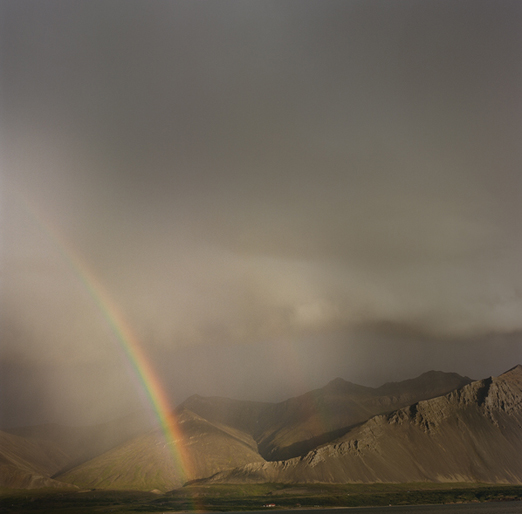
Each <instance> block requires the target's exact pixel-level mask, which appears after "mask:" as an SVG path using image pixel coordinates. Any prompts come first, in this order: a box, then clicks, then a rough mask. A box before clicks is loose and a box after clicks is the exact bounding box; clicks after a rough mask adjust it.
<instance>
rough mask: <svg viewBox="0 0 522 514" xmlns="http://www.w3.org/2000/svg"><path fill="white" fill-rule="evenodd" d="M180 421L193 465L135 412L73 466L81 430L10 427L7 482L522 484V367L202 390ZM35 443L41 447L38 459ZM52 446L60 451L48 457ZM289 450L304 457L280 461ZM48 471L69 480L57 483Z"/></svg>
mask: <svg viewBox="0 0 522 514" xmlns="http://www.w3.org/2000/svg"><path fill="white" fill-rule="evenodd" d="M405 405H407V406H406V407H405ZM176 417H177V419H178V425H179V427H180V434H179V437H178V438H177V440H176V441H175V449H176V450H177V451H178V453H179V454H181V455H185V457H184V459H183V462H182V467H181V468H180V467H179V465H178V464H176V461H175V459H173V454H172V451H171V450H172V448H169V447H168V446H167V445H166V444H165V438H164V434H163V433H162V431H161V430H160V429H159V428H153V429H149V428H147V427H146V426H145V424H143V420H141V421H140V418H139V417H134V418H127V419H121V420H118V421H117V422H114V423H113V424H112V426H113V427H120V433H121V435H120V437H119V440H118V439H114V436H111V437H113V438H112V439H111V441H112V443H111V444H114V446H113V447H112V448H110V449H107V451H105V452H104V453H100V452H101V451H102V448H103V446H102V445H101V441H102V440H103V436H104V434H107V426H103V427H91V428H90V436H89V437H87V438H86V437H84V438H83V444H84V448H83V452H84V455H89V454H90V455H96V454H97V455H96V456H94V458H85V461H84V462H82V463H80V464H78V465H77V466H75V467H72V468H71V469H69V470H68V471H66V472H60V471H59V470H60V469H64V468H70V467H71V466H72V464H73V463H74V459H78V458H79V456H78V454H74V455H73V456H69V455H67V454H66V453H65V452H63V451H62V450H60V449H59V448H60V445H59V443H60V439H61V440H62V441H63V447H64V448H67V447H70V445H71V441H72V440H73V439H74V438H71V433H70V432H69V433H68V432H67V431H66V430H64V429H63V428H62V429H60V430H57V429H56V427H53V428H49V427H47V428H46V430H43V429H42V427H35V428H34V427H33V428H27V429H18V430H17V432H18V433H25V435H26V437H22V436H19V435H13V434H5V436H6V438H5V439H4V440H5V445H7V447H8V449H9V451H8V452H7V453H6V454H8V455H9V456H10V461H9V465H10V466H11V467H10V468H9V469H7V471H8V472H9V473H10V476H11V477H12V478H10V479H9V480H6V481H5V484H6V485H8V486H10V487H41V486H43V485H45V484H48V485H49V484H51V485H54V486H58V485H59V483H68V484H70V485H74V486H78V487H82V488H103V489H140V490H152V489H159V490H162V491H167V490H170V489H174V488H177V487H180V486H182V485H183V484H184V483H185V482H186V481H187V479H190V480H203V481H204V482H205V483H249V482H265V481H270V482H278V481H280V482H341V483H343V482H373V481H379V482H404V481H446V482H447V481H471V482H473V481H484V482H510V483H519V482H522V470H521V468H520V465H519V464H518V459H517V458H516V456H517V455H518V454H519V453H518V452H519V450H520V449H522V448H520V444H522V443H520V440H521V438H520V435H521V430H522V428H521V427H522V366H517V367H515V368H513V369H512V370H510V371H509V372H507V373H505V374H503V375H501V376H500V377H498V378H493V379H491V378H490V379H486V380H479V381H474V382H472V381H471V380H470V379H469V378H467V377H461V376H459V375H457V374H455V373H443V372H435V371H431V372H428V373H424V374H423V375H421V376H419V377H417V378H416V379H411V380H406V381H403V382H396V383H387V384H384V385H383V386H381V387H378V388H368V387H364V386H359V385H356V384H352V383H350V382H347V381H345V380H342V379H340V378H337V379H335V380H333V381H331V382H330V383H328V384H327V385H326V386H324V387H323V388H321V389H318V390H314V391H311V392H309V393H306V394H304V395H301V396H298V397H294V398H290V399H288V400H286V401H284V402H280V403H263V402H247V401H238V400H231V399H227V398H218V397H208V398H203V397H201V396H198V395H194V396H192V397H190V398H189V399H187V400H186V401H185V402H184V403H183V404H182V405H180V406H179V407H178V409H177V410H176ZM126 425H127V427H126ZM94 428H96V430H94ZM83 430H84V431H85V432H86V431H87V428H84V429H83ZM137 431H138V432H140V433H139V434H136V432H137ZM73 432H74V431H73ZM80 432H81V431H78V430H77V431H76V436H75V437H76V439H74V440H75V441H79V440H80V439H78V433H80ZM85 432H84V433H85ZM46 433H47V436H46V435H45V434H46ZM113 433H114V432H113ZM133 433H134V436H133V435H132V434H133ZM93 434H98V436H99V437H100V440H96V439H95V437H93ZM9 438H12V441H13V442H12V443H11V439H9ZM51 439H54V441H51ZM107 441H108V440H106V441H105V442H104V445H105V447H106V446H107V445H108V444H109V443H108V442H107ZM15 443H16V444H15ZM31 445H32V446H31ZM29 447H31V448H35V450H34V456H32V457H31V452H29V450H27V448H29ZM37 447H38V449H36V448H37ZM53 448H54V449H56V454H54V453H52V452H51V450H50V449H53ZM43 451H47V452H48V453H50V455H51V456H52V458H51V456H49V455H48V456H47V457H46V458H45V459H43V461H42V452H43ZM289 453H295V454H296V455H298V456H297V457H295V458H290V459H285V460H281V459H278V460H276V458H277V456H279V455H284V454H289ZM53 459H54V460H53ZM28 462H30V463H31V464H30V466H29V465H28ZM28 466H29V467H28ZM36 471H38V472H39V473H40V479H39V481H38V480H36V479H33V480H32V481H31V480H29V478H27V477H25V478H24V480H22V479H21V478H20V476H21V473H22V472H23V473H25V474H26V475H27V474H28V473H29V472H31V473H36ZM53 473H54V474H53ZM45 477H47V480H48V481H49V480H50V479H51V478H52V479H54V480H55V481H57V482H54V484H53V483H52V481H51V482H49V483H48V482H45V480H43V478H45ZM9 484H11V485H9Z"/></svg>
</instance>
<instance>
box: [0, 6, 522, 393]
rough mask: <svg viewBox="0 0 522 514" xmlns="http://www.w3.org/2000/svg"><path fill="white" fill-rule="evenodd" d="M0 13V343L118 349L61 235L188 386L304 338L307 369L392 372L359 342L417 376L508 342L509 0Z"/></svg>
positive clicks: (514, 308) (512, 206)
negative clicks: (0, 331)
mask: <svg viewBox="0 0 522 514" xmlns="http://www.w3.org/2000/svg"><path fill="white" fill-rule="evenodd" d="M1 17H2V28H1V30H2V45H1V66H2V85H1V95H2V120H3V121H2V139H3V146H4V152H3V154H4V156H3V168H4V170H5V171H4V178H3V181H2V184H1V187H2V188H3V215H2V224H3V225H4V227H3V229H2V237H3V244H2V247H3V257H2V267H3V276H4V279H3V285H2V288H3V289H2V302H3V304H2V305H3V313H2V314H3V318H4V326H5V327H7V329H6V330H4V336H3V339H4V341H5V342H4V343H3V348H4V352H5V355H7V356H9V358H10V359H14V357H12V355H14V354H15V353H16V352H21V353H22V354H24V355H26V356H31V358H32V359H33V360H34V361H35V362H40V363H53V364H55V363H56V362H61V363H63V364H64V365H65V364H66V363H70V364H71V365H73V364H74V365H78V363H79V362H88V363H95V362H98V361H102V360H104V361H105V362H113V363H115V362H116V361H117V359H118V357H116V353H117V352H116V350H115V349H114V348H113V347H112V346H110V345H109V346H107V341H108V340H110V339H111V335H110V331H109V330H108V327H107V326H106V322H105V320H104V318H103V316H102V315H101V313H100V312H97V307H96V305H95V304H94V303H93V301H92V298H89V295H88V293H86V291H85V290H84V289H85V287H84V286H82V284H81V281H79V277H78V276H77V271H76V272H75V270H74V265H73V266H71V263H70V262H67V261H68V260H69V261H70V260H71V255H70V254H69V255H68V254H67V252H68V249H67V248H72V249H74V252H75V253H76V254H78V255H80V256H81V257H82V259H84V260H85V261H86V262H87V263H88V264H89V267H90V269H91V270H92V272H93V273H94V274H95V275H96V276H97V277H98V278H99V279H100V281H101V282H102V283H103V284H104V285H105V286H106V288H107V289H108V290H109V291H110V293H111V295H112V296H113V297H114V299H115V301H116V302H117V303H118V304H119V305H121V306H122V308H123V310H124V311H125V313H126V315H127V318H128V319H129V321H130V322H131V325H133V327H134V329H135V330H136V332H137V333H138V334H139V336H140V337H141V339H142V340H143V342H144V345H145V346H146V347H147V348H148V351H149V352H150V353H151V355H152V356H153V358H154V359H156V360H157V361H158V363H160V364H159V365H160V367H162V366H163V367H164V366H165V365H164V363H165V362H172V364H171V366H172V368H171V372H170V374H169V372H168V371H167V370H164V372H163V375H164V376H168V377H170V378H168V379H167V381H168V382H169V383H170V384H171V385H172V388H173V389H177V390H178V391H180V390H182V391H184V392H185V391H186V393H187V394H190V392H192V391H191V390H190V387H191V386H190V385H187V384H189V382H190V380H189V378H188V377H186V380H183V381H182V380H181V379H175V378H172V377H173V376H174V375H176V374H177V375H178V376H180V377H181V376H185V374H184V373H185V370H186V369H198V370H200V371H199V372H198V373H195V374H194V375H198V377H199V378H198V379H197V380H196V379H195V378H193V380H194V384H195V385H196V384H197V383H199V384H200V386H201V387H202V388H205V387H206V388H207V390H208V389H215V388H217V390H219V387H221V386H220V385H219V384H220V383H221V382H220V380H219V378H218V377H220V376H221V377H223V373H225V372H224V371H223V370H226V369H232V368H233V369H234V370H235V372H234V373H230V377H238V378H237V381H235V379H234V378H230V384H229V385H225V383H224V382H223V383H222V391H223V392H226V393H227V394H229V391H232V390H233V386H232V384H233V383H234V384H235V387H236V388H237V389H238V390H243V391H246V390H250V389H251V390H252V392H253V393H254V392H255V390H256V387H255V386H249V387H247V386H245V383H244V382H245V380H246V378H239V377H241V376H243V375H242V372H241V370H242V369H250V368H249V366H247V365H244V364H241V363H245V362H247V361H248V360H249V357H248V355H251V356H252V357H251V358H252V359H253V360H252V362H263V363H265V365H264V367H265V368H266V367H270V362H271V361H270V357H269V356H273V359H276V358H277V359H280V362H287V363H290V362H291V359H290V357H288V355H293V352H294V353H296V354H299V355H300V358H301V359H302V362H301V364H300V366H301V371H302V373H303V374H304V375H306V376H309V377H310V376H315V377H316V378H315V379H314V380H315V381H314V385H321V381H326V380H328V379H330V378H331V376H330V375H331V374H332V373H333V372H334V370H335V374H341V375H342V373H341V372H337V368H336V363H339V362H346V363H347V364H346V366H347V368H346V369H347V373H351V374H354V373H355V374H356V375H357V376H359V377H361V379H365V380H367V381H371V379H370V378H369V376H370V375H371V374H373V375H374V377H382V378H383V379H385V378H390V374H391V373H392V372H391V371H389V372H386V371H385V370H379V369H377V368H376V366H372V365H371V363H370V360H371V359H370V357H364V356H363V354H364V351H363V348H368V351H367V355H375V354H376V352H377V349H379V350H380V351H381V352H382V355H383V357H382V359H383V362H385V361H386V359H387V357H386V356H390V355H393V354H394V352H396V353H397V354H403V353H404V352H406V351H409V352H410V354H411V355H416V356H417V357H416V360H415V362H409V364H408V366H406V368H408V369H411V370H415V371H417V370H419V372H420V371H423V370H424V368H429V367H432V366H430V365H429V362H433V363H434V365H435V363H439V365H440V366H441V367H446V368H447V367H449V368H450V369H453V370H455V371H459V369H456V367H453V368H452V366H451V362H450V361H449V360H446V359H444V358H440V359H437V358H435V354H437V352H438V351H439V350H437V349H438V348H440V349H441V350H440V351H441V352H442V351H443V350H442V348H448V347H449V346H447V345H455V348H460V349H461V350H462V349H463V348H466V349H467V348H470V347H471V346H468V345H472V344H473V342H475V343H476V347H477V348H479V347H480V351H481V352H482V351H484V352H486V348H495V347H497V346H498V344H500V343H499V342H498V339H496V338H498V337H501V338H505V339H506V340H508V339H509V341H510V343H509V344H510V345H511V346H510V347H509V348H511V349H513V352H512V353H514V354H515V353H516V352H515V350H516V349H517V348H519V347H517V345H516V343H515V342H513V340H512V338H513V337H514V336H513V335H510V334H517V333H519V331H520V330H522V325H521V320H522V296H521V295H522V281H521V278H520V273H519V272H518V268H519V262H520V258H521V253H522V251H521V250H522V248H521V246H522V241H521V238H520V228H521V211H520V205H521V202H520V192H521V190H522V184H521V180H522V179H521V177H522V175H521V174H520V164H521V157H522V156H521V153H520V149H519V147H520V144H519V141H520V133H521V126H520V125H521V124H520V120H521V119H522V116H521V115H522V112H521V111H522V109H521V102H520V98H521V95H520V93H521V90H522V55H521V53H522V41H521V40H522V32H521V31H520V23H521V21H522V12H521V7H520V4H519V3H518V2H503V3H502V4H501V5H499V4H498V2H493V1H491V2H476V1H474V2H453V1H452V2H449V1H448V2H446V1H434V2H422V3H421V2H409V1H396V2H379V1H375V2H373V1H364V2H359V1H349V2H347V1H342V2H337V1H314V2H311V1H310V2H309V1H299V2H294V1H287V2H278V1H274V2H273V1H258V2H252V1H241V2H239V1H238V2H233V1H220V2H214V1H213V2H206V1H199V2H188V1H187V2H183V1H180V2H161V1H148V2H139V1H129V0H127V1H113V2H98V1H89V2H87V1H86V2H80V1H73V2H71V1H64V2H59V1H50V2H45V3H44V2H36V1H35V2H33V1H23V0H22V1H16V2H15V1H4V2H3V3H2V16H1ZM42 218H45V220H46V223H43V224H42ZM46 227H47V228H46ZM48 227H52V229H53V230H55V231H56V233H58V234H59V235H60V237H62V238H63V241H65V242H66V247H65V248H63V247H62V248H60V244H62V245H63V243H57V242H56V241H55V240H53V237H52V235H51V234H49V233H46V231H47V232H48V231H49V228H48ZM75 273H76V274H75ZM9 334H17V335H16V337H15V336H13V335H9ZM412 334H413V335H414V336H415V338H416V339H415V341H416V343H415V345H413V346H409V347H408V348H409V350H406V349H405V348H403V347H402V346H401V345H400V344H399V343H398V341H399V340H402V339H405V340H410V339H408V338H411V337H412ZM310 341H313V343H310ZM339 341H342V343H339ZM363 341H364V343H363ZM487 341H489V343H487ZM238 343H241V344H242V345H243V349H242V350H241V352H242V353H241V355H242V357H241V359H239V360H238V361H237V363H236V364H234V363H233V362H232V360H231V359H232V355H233V354H234V352H237V351H238V350H230V352H229V351H228V350H226V349H227V348H229V345H232V348H234V345H237V344H238ZM479 343H480V344H479ZM111 344H114V343H111ZM294 344H295V345H297V346H296V347H295V349H293V345H294ZM412 344H413V343H412ZM488 344H489V345H490V346H489V347H488ZM260 345H263V346H260ZM299 345H301V346H299ZM445 345H446V346H445ZM109 348H112V349H109ZM198 348H200V349H203V350H198ZM209 348H212V349H213V350H210V349H209ZM261 348H265V349H264V350H262V349H261ZM267 348H270V350H267ZM415 348H418V350H417V349H415ZM15 349H16V352H15ZM314 349H319V350H317V351H316V350H314ZM394 349H395V350H394ZM352 350H353V352H352V353H350V352H351V351H352ZM461 350H458V351H457V350H455V352H454V353H453V354H452V355H456V356H457V355H458V356H459V357H458V358H457V357H456V358H455V359H456V360H459V359H460V362H461V366H462V369H463V370H466V371H465V372H467V373H468V374H473V373H472V371H473V369H472V370H470V371H467V370H468V368H467V367H466V365H465V363H464V361H465V354H466V351H467V350H466V351H464V350H462V351H461ZM518 351H519V350H518ZM115 352H116V353H115ZM165 352H166V353H165ZM180 352H181V353H180ZM183 352H188V353H183ZM191 352H192V353H191ZM212 352H215V353H216V352H217V353H216V354H220V355H223V356H224V357H222V358H221V359H220V358H217V357H216V355H214V353H212ZM220 352H222V353H220ZM285 352H286V353H285ZM444 353H445V354H448V352H446V351H445V352H444ZM450 353H451V352H450ZM508 353H509V352H508V351H507V350H506V351H504V352H503V353H502V352H499V354H498V362H499V363H500V361H502V364H503V363H504V362H505V360H506V359H505V356H506V355H507V354H508ZM500 354H502V357H501V356H500ZM210 355H214V357H212V358H211V357H210ZM321 355H331V356H332V357H331V359H330V360H328V359H322V358H321ZM350 355H351V357H350ZM517 355H518V356H519V353H518V354H517ZM227 356H228V357H227ZM514 358H516V355H514ZM518 358H519V357H518ZM183 359H185V362H186V363H187V362H190V365H187V366H185V367H184V366H183V364H182V361H183ZM15 361H16V359H15ZM240 361H241V363H240ZM377 361H378V359H377V360H376V362H377ZM13 362H14V361H13ZM16 362H17V361H16ZM273 362H274V361H272V365H273ZM348 362H352V363H359V364H358V365H357V366H356V365H355V364H352V365H351V367H350V366H349V365H348ZM379 362H380V361H379ZM388 362H389V363H391V362H394V363H395V364H394V366H395V368H396V369H399V368H400V369H401V370H402V369H405V368H403V367H402V366H401V365H399V362H398V361H397V360H396V359H392V358H390V359H388ZM403 362H405V361H403ZM212 363H214V364H215V367H212V365H211V364H212ZM227 363H228V364H227ZM318 363H320V364H318ZM42 365H43V364H42ZM114 366H116V364H114ZM116 367H117V366H116ZM389 367H390V369H391V367H392V365H391V364H390V366H389ZM109 368H110V366H109V365H108V364H107V365H106V368H104V369H106V376H107V377H109V376H110V372H109V371H107V370H108V369H109ZM420 368H423V369H420ZM272 369H279V367H278V366H275V368H272ZM474 369H477V370H480V372H477V373H475V375H476V376H477V377H478V376H479V373H482V372H483V370H485V365H483V364H480V363H478V362H477V364H476V367H475V368H474ZM365 370H367V373H366V371H365ZM370 370H371V371H370ZM484 372H485V373H488V371H487V370H485V371H484ZM67 373H68V372H67ZM67 373H64V375H67ZM79 373H80V372H79ZM387 373H388V374H387ZM54 375H55V376H56V379H55V382H56V387H54V388H51V389H52V390H53V391H55V392H56V390H57V389H59V387H58V386H59V385H60V384H61V383H62V382H61V379H59V375H60V374H59V373H54ZM253 375H254V373H253V372H250V376H253ZM276 375H277V376H276ZM283 375H284V371H282V370H280V373H279V372H277V373H276V372H274V377H272V382H273V383H274V384H275V385H274V388H273V391H274V394H276V389H277V384H279V385H281V384H282V383H283V382H284V380H283V379H282V378H281V377H282V376H283ZM81 376H82V377H85V381H86V383H88V384H91V383H94V379H93V378H92V377H93V375H92V373H90V372H87V371H85V369H84V370H83V371H82V372H81ZM344 376H346V375H344ZM204 377H206V378H204ZM277 377H279V378H277ZM365 377H366V378H365ZM348 378H349V377H348ZM377 379H378V378H376V380H377ZM63 380H64V381H68V380H69V381H70V377H65V378H63ZM111 380H112V379H109V378H107V379H106V381H105V382H104V381H102V383H110V381H111ZM198 380H199V382H198ZM223 380H224V379H222V381H223ZM259 381H262V379H261V377H259ZM239 383H241V384H242V385H240V386H238V384H239ZM202 384H205V385H204V386H203V385H202ZM227 384H228V382H227ZM290 385H291V384H289V381H288V380H287V381H286V382H285V387H287V386H290ZM281 387H282V386H281ZM303 387H304V386H303ZM295 388H296V389H295V390H297V389H298V387H297V386H295ZM200 392H202V393H204V392H205V391H204V390H201V391H200ZM50 396H51V397H52V396H53V395H50Z"/></svg>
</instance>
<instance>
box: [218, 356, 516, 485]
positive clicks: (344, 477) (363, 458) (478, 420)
mask: <svg viewBox="0 0 522 514" xmlns="http://www.w3.org/2000/svg"><path fill="white" fill-rule="evenodd" d="M521 436H522V366H520V365H519V366H516V367H515V368H513V369H511V370H510V371H508V372H506V373H504V374H503V375H501V376H500V377H497V378H489V379H485V380H479V381H475V382H472V383H470V384H468V385H466V386H464V387H462V388H461V389H458V390H456V391H453V392H451V393H449V394H446V395H444V396H441V397H437V398H433V399H431V400H424V401H420V402H418V403H414V404H412V405H411V406H408V407H405V408H402V409H398V410H396V411H394V412H392V413H389V414H386V415H379V416H375V417H374V418H372V419H371V420H369V421H367V422H366V423H364V424H362V425H360V426H357V427H355V428H353V429H352V430H350V431H349V432H348V433H347V434H346V435H345V436H343V437H341V438H340V439H338V440H337V441H335V442H334V443H332V444H327V445H324V446H321V447H319V448H317V449H315V450H313V451H311V452H309V453H308V454H307V455H305V456H303V457H300V458H294V459H290V460H287V461H282V462H267V463H265V464H258V463H253V464H249V465H247V466H244V467H243V468H238V469H235V470H232V471H228V472H223V473H220V474H217V475H215V476H214V477H212V478H211V479H210V480H209V481H210V482H225V483H248V482H290V483H292V482H331V483H349V482H367V483H370V482H424V481H433V482H495V483H512V484H520V483H522V459H520V455H522V437H521Z"/></svg>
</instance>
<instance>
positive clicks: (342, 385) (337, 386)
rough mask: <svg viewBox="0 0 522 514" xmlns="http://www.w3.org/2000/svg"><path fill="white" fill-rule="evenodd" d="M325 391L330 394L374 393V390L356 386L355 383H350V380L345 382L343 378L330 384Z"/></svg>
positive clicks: (338, 378)
mask: <svg viewBox="0 0 522 514" xmlns="http://www.w3.org/2000/svg"><path fill="white" fill-rule="evenodd" d="M323 390H325V391H328V392H330V393H359V394H360V393H368V392H371V391H373V388H371V387H366V386H362V385H358V384H354V383H353V382H348V380H344V379H343V378H340V377H337V378H334V379H333V380H331V381H330V382H328V384H326V385H325V386H324V387H323Z"/></svg>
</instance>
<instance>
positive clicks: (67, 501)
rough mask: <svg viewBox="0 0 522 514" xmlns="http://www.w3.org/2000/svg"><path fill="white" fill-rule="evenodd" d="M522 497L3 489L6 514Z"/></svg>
mask: <svg viewBox="0 0 522 514" xmlns="http://www.w3.org/2000/svg"><path fill="white" fill-rule="evenodd" d="M502 500H522V485H520V486H519V485H517V486H513V485H488V484H455V483H452V484H434V483H410V484H343V485H338V484H248V485H205V486H202V485H193V486H186V487H183V488H180V489H176V490H174V491H171V492H170V493H167V494H154V493H150V492H143V491H107V490H90V491H79V492H71V491H56V490H52V491H51V490H33V491H28V490H18V491H13V490H7V489H3V490H0V512H2V513H6V514H9V513H38V514H41V513H57V514H73V513H77V514H84V513H85V514H86V513H88V512H93V511H95V512H98V513H109V512H112V513H117V514H118V513H119V514H123V513H135V512H141V513H147V512H151V513H152V512H168V511H187V510H188V511H222V512H224V511H238V510H263V509H264V507H263V505H267V504H275V506H276V507H277V508H280V509H281V508H282V509H287V508H288V509H291V508H300V507H301V508H309V507H321V508H328V507H357V506H374V505H390V504H392V505H408V504H411V505H415V504H430V503H431V504H434V503H458V502H475V501H480V502H483V501H502Z"/></svg>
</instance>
